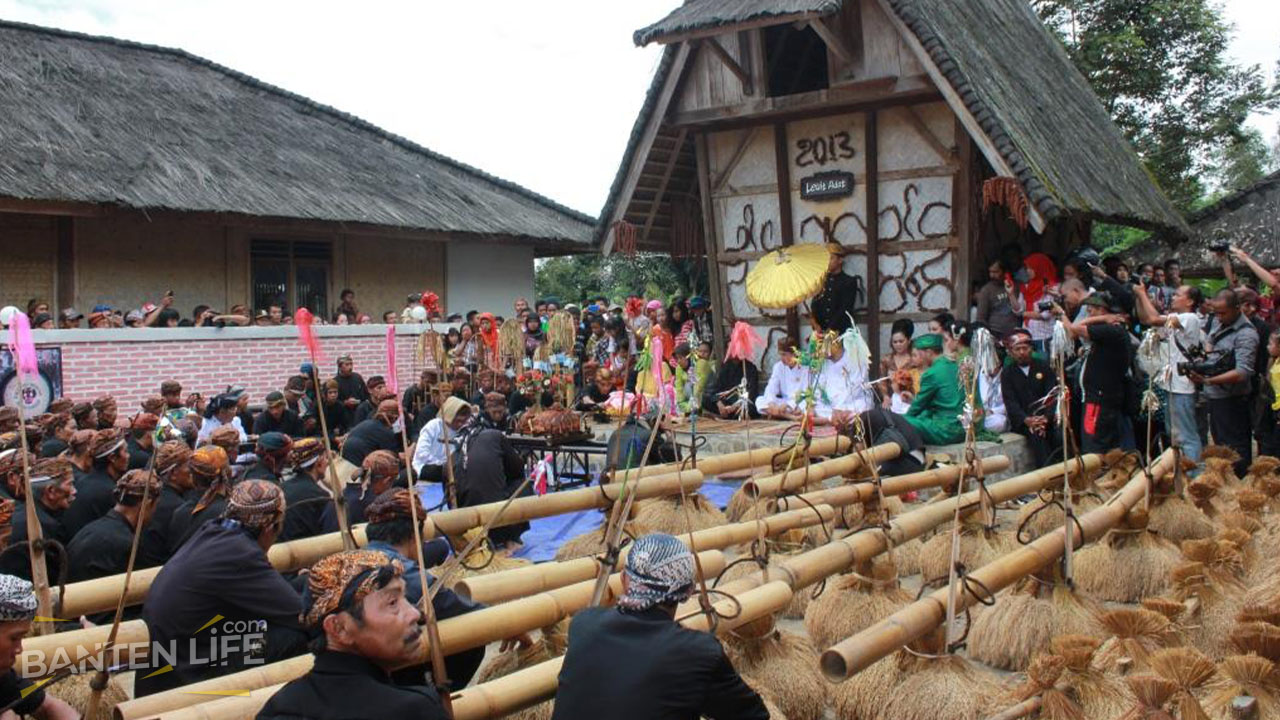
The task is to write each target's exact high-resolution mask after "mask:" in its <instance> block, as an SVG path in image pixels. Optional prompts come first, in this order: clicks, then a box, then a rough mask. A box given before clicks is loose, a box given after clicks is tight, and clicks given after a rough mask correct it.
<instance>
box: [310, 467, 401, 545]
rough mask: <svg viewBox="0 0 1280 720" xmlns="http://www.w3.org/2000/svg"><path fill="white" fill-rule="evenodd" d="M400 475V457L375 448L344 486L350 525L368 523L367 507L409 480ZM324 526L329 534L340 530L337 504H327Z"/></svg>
mask: <svg viewBox="0 0 1280 720" xmlns="http://www.w3.org/2000/svg"><path fill="white" fill-rule="evenodd" d="M400 477H401V475H400V458H398V457H396V455H395V454H393V453H392V452H390V451H388V450H374V451H373V452H371V453H369V454H368V455H366V456H365V458H364V462H362V463H360V472H358V473H356V474H355V476H354V477H352V479H351V481H350V482H348V483H347V484H346V487H344V488H342V498H343V500H344V501H345V503H346V506H347V524H348V525H355V524H357V523H362V522H364V521H365V517H364V509H365V507H367V506H368V505H369V503H371V502H373V499H374V498H376V497H378V496H379V495H381V494H382V493H384V492H386V491H388V490H390V489H391V488H392V487H393V486H395V485H397V484H399V485H404V484H405V483H403V482H398V481H399V480H400ZM320 525H321V527H322V528H323V529H324V531H325V532H327V533H331V532H338V530H339V525H338V514H337V510H336V509H335V505H334V504H333V503H330V504H328V505H326V506H325V508H324V513H323V514H322V515H321V517H320Z"/></svg>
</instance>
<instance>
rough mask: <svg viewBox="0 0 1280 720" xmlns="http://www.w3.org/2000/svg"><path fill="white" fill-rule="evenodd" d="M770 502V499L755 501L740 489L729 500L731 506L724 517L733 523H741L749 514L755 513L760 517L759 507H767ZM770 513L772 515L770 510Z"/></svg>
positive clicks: (727, 507)
mask: <svg viewBox="0 0 1280 720" xmlns="http://www.w3.org/2000/svg"><path fill="white" fill-rule="evenodd" d="M768 501H769V498H763V499H759V500H757V499H753V498H752V497H751V496H750V495H747V494H746V493H745V492H743V491H742V488H741V487H739V488H738V489H737V490H735V491H733V495H732V496H731V497H730V498H729V504H728V505H726V506H725V508H724V515H725V517H727V518H729V520H731V521H732V522H741V521H742V519H743V516H745V515H746V514H747V513H748V512H753V514H755V515H756V516H758V515H759V514H760V510H759V509H758V508H759V506H761V505H765V504H766V503H768ZM769 513H770V514H772V511H771V510H770V511H769Z"/></svg>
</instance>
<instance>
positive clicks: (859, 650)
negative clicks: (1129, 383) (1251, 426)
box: [822, 451, 1173, 682]
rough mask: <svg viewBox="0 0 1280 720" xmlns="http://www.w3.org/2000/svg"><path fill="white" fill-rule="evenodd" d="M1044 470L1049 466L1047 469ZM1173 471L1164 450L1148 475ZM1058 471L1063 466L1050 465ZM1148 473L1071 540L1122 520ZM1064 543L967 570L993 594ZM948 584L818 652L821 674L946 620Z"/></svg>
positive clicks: (847, 672)
mask: <svg viewBox="0 0 1280 720" xmlns="http://www.w3.org/2000/svg"><path fill="white" fill-rule="evenodd" d="M1046 469H1048V468H1046ZM1172 469H1173V453H1172V452H1168V451H1166V452H1165V454H1164V455H1162V456H1161V457H1160V459H1159V460H1158V461H1157V462H1156V464H1155V465H1154V466H1153V467H1152V468H1151V471H1150V472H1151V478H1153V479H1154V478H1159V477H1161V476H1163V475H1164V474H1165V473H1167V472H1169V471H1170V470H1172ZM1053 470H1054V471H1055V473H1058V474H1060V473H1061V468H1053ZM1147 482H1148V476H1147V473H1146V471H1145V470H1142V469H1140V470H1138V472H1136V473H1134V475H1133V477H1132V478H1131V479H1130V480H1129V482H1128V483H1127V484H1125V486H1124V487H1123V488H1121V490H1120V491H1119V492H1118V493H1117V494H1115V495H1113V496H1112V497H1111V498H1110V499H1109V500H1108V501H1107V503H1106V504H1104V505H1102V506H1100V507H1098V508H1096V509H1094V510H1092V511H1090V512H1088V513H1085V514H1084V515H1081V516H1079V518H1078V521H1079V522H1078V527H1076V528H1075V530H1074V532H1073V535H1074V537H1073V538H1072V540H1074V541H1076V542H1074V543H1073V544H1074V546H1076V547H1079V546H1080V545H1082V544H1084V543H1085V542H1089V541H1091V540H1095V539H1097V538H1099V537H1101V536H1102V535H1104V534H1105V533H1106V532H1107V531H1108V530H1110V529H1111V528H1112V527H1115V525H1116V524H1118V523H1119V522H1120V520H1121V519H1122V518H1124V516H1125V515H1127V514H1128V512H1129V510H1130V509H1132V508H1133V506H1134V505H1136V504H1137V503H1138V502H1139V501H1141V500H1142V498H1143V496H1144V495H1145V494H1146V492H1147ZM1065 548H1066V542H1065V540H1064V538H1063V535H1062V534H1060V533H1057V532H1053V533H1048V534H1046V535H1043V536H1041V537H1040V538H1038V539H1037V540H1035V541H1034V542H1032V543H1030V544H1028V545H1024V546H1023V547H1021V548H1019V549H1018V550H1015V551H1014V552H1012V553H1009V554H1008V555H1005V556H1004V557H1002V558H1000V559H999V560H997V561H995V562H992V563H988V564H987V565H985V566H983V567H981V568H979V569H978V570H975V571H974V572H971V573H969V577H971V578H973V580H975V581H976V582H978V583H981V586H982V587H983V588H984V589H985V590H989V591H990V592H991V593H993V594H994V593H997V592H999V591H1000V590H1003V589H1004V588H1006V587H1008V586H1009V585H1011V584H1013V583H1014V582H1015V581H1017V580H1020V579H1022V578H1023V577H1026V576H1027V575H1029V574H1031V573H1033V572H1035V571H1037V570H1041V569H1043V568H1046V567H1048V566H1049V565H1051V564H1052V563H1054V562H1055V561H1057V560H1058V559H1060V558H1061V557H1062V556H1063V552H1064V550H1065ZM950 590H951V589H950V588H942V589H940V590H937V591H935V592H933V593H931V594H929V595H927V596H925V597H924V598H922V599H920V600H917V601H916V602H915V603H913V604H911V605H908V606H907V607H905V608H903V609H902V610H899V611H898V612H895V613H893V614H892V615H890V616H889V617H887V618H884V619H882V620H881V621H880V622H878V623H876V624H875V625H873V626H871V627H869V628H867V629H866V630H863V631H862V632H860V633H858V634H856V635H854V636H852V637H850V638H846V639H845V640H842V641H841V642H839V643H836V644H835V645H833V646H832V647H830V648H828V649H827V651H826V652H824V653H822V672H823V674H824V675H826V676H827V679H828V680H831V681H832V682H839V681H841V680H844V679H846V678H848V677H850V676H851V675H853V674H854V673H857V672H860V671H862V670H865V669H866V668H868V667H870V666H871V664H872V663H874V662H876V661H877V660H880V659H881V658H884V657H886V656H888V655H889V654H890V653H892V652H893V651H895V650H897V649H898V648H901V647H903V646H905V645H907V644H908V643H911V642H913V641H915V640H918V639H920V638H921V637H924V636H925V635H927V634H928V633H929V632H931V631H933V630H934V629H935V628H937V627H938V626H939V625H940V624H941V623H942V622H943V620H944V619H945V617H946V613H947V607H948V600H947V599H948V595H949V593H950ZM974 602H976V600H975V599H974V597H973V594H972V593H968V592H965V593H959V594H958V596H957V598H956V605H955V607H956V609H957V610H963V609H965V608H968V607H970V606H972V605H973V603H974Z"/></svg>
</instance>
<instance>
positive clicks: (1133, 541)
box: [1074, 507, 1179, 603]
mask: <svg viewBox="0 0 1280 720" xmlns="http://www.w3.org/2000/svg"><path fill="white" fill-rule="evenodd" d="M1147 521H1148V515H1147V513H1146V512H1145V511H1143V510H1142V509H1141V508H1137V507H1136V508H1134V509H1133V510H1131V511H1129V514H1128V515H1127V516H1125V521H1124V525H1123V526H1122V527H1117V528H1115V529H1113V530H1112V531H1111V532H1109V533H1107V535H1106V537H1104V538H1103V539H1102V541H1101V542H1098V543H1095V544H1093V545H1089V546H1087V547H1085V548H1083V549H1081V550H1080V552H1078V553H1076V556H1075V562H1074V568H1075V581H1076V583H1077V584H1078V585H1079V587H1080V588H1081V589H1082V590H1084V591H1085V592H1087V593H1090V594H1092V595H1096V596H1097V597H1099V598H1101V599H1103V600H1110V601H1112V602H1123V603H1132V602H1137V601H1139V600H1141V599H1142V598H1144V597H1151V596H1153V595H1159V594H1160V593H1163V592H1164V591H1165V590H1167V589H1168V588H1169V573H1170V572H1172V571H1173V568H1174V566H1175V565H1177V564H1178V561H1179V555H1178V548H1177V546H1176V545H1174V544H1173V543H1171V542H1169V541H1168V540H1165V539H1164V538H1161V537H1159V536H1157V535H1155V534H1154V533H1152V532H1150V531H1149V529H1148V527H1147Z"/></svg>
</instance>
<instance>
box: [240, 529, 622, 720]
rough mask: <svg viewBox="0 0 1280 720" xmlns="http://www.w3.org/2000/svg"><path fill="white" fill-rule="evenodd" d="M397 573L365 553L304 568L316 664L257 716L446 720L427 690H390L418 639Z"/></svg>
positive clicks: (418, 624)
mask: <svg viewBox="0 0 1280 720" xmlns="http://www.w3.org/2000/svg"><path fill="white" fill-rule="evenodd" d="M402 573H403V568H402V567H401V566H400V564H399V563H397V562H396V561H394V560H392V559H391V558H389V557H387V556H386V555H384V554H383V553H380V552H375V551H371V550H349V551H346V552H341V553H337V554H336V555H330V556H329V557H326V558H324V559H323V560H321V561H320V562H318V563H316V564H315V566H314V567H312V568H311V574H310V576H309V578H308V584H307V593H306V599H307V611H306V616H305V621H306V623H307V625H308V626H310V627H312V628H314V629H315V630H318V631H320V632H322V633H323V635H322V637H321V638H320V639H319V640H317V642H316V643H315V646H314V649H315V653H316V660H315V665H314V666H313V667H312V669H311V671H310V672H308V673H307V674H306V675H304V676H302V677H300V678H298V679H297V680H294V681H292V682H290V683H289V684H287V685H285V686H284V687H283V688H281V689H280V691H279V692H277V693H276V694H275V695H273V696H272V697H271V699H270V700H268V701H267V704H266V705H265V706H264V707H263V708H262V710H261V711H260V712H259V713H258V717H259V718H267V719H274V718H314V719H317V720H329V719H330V718H331V719H333V720H365V719H366V718H367V719H368V720H375V719H376V720H382V718H415V719H419V720H423V719H424V720H436V719H439V718H444V717H446V716H445V714H444V710H443V708H442V707H441V705H440V699H439V698H438V697H437V695H436V693H435V691H434V690H433V689H431V688H428V687H426V686H423V685H410V686H405V685H397V684H396V683H395V682H394V680H393V679H392V677H391V670H392V669H393V668H396V667H399V666H401V665H404V664H405V663H407V662H411V661H412V660H413V659H414V658H415V657H417V656H418V654H419V652H420V648H421V646H422V636H423V633H424V630H423V615H422V613H421V611H419V610H418V609H417V608H415V607H414V606H413V605H412V604H410V603H409V601H408V600H407V599H405V581H404V578H403V577H402ZM602 717H603V716H602Z"/></svg>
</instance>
